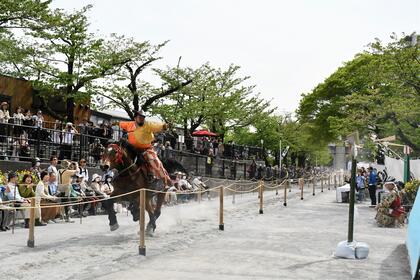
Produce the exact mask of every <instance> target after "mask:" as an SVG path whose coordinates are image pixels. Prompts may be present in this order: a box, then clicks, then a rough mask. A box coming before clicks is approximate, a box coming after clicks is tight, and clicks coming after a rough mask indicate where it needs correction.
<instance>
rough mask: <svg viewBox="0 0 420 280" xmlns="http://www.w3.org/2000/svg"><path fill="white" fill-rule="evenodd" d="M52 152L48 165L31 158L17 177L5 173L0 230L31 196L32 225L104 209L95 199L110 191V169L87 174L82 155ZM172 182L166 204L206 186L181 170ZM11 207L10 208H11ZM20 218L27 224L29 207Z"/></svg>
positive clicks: (187, 197) (0, 193) (0, 187)
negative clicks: (74, 157)
mask: <svg viewBox="0 0 420 280" xmlns="http://www.w3.org/2000/svg"><path fill="white" fill-rule="evenodd" d="M58 163H59V159H58V158H57V157H56V156H52V157H51V159H50V165H49V166H48V167H47V168H46V169H44V170H42V169H41V167H40V160H39V158H36V159H35V160H34V161H33V164H32V167H31V169H30V170H29V171H28V172H27V173H25V174H24V175H23V176H22V177H21V178H19V177H18V175H17V174H16V173H13V172H10V173H9V174H8V175H7V182H4V185H2V184H1V182H0V230H1V231H7V230H8V229H9V228H10V223H11V221H12V217H13V215H15V210H14V209H13V208H17V209H19V208H25V207H29V206H30V205H31V199H32V198H34V199H35V204H36V207H37V208H36V211H35V226H45V225H47V223H57V222H67V223H72V222H73V220H72V218H80V217H86V216H89V215H96V214H97V213H105V210H104V208H103V207H102V203H101V202H100V201H98V200H100V199H103V198H107V197H109V196H110V194H111V193H112V191H113V186H112V178H113V176H114V173H113V171H112V170H111V169H110V168H108V167H106V166H105V167H103V168H102V171H103V175H99V174H96V173H95V174H92V175H90V174H89V170H88V169H87V166H86V163H87V161H86V160H85V159H81V160H80V161H79V162H72V161H67V160H63V161H61V164H60V165H59V164H58ZM171 179H172V183H173V186H172V187H171V188H170V189H169V190H168V194H167V195H166V199H165V202H166V203H167V205H171V204H176V203H178V202H186V201H188V200H190V199H191V198H193V197H194V195H193V194H191V192H195V191H199V190H207V189H208V187H207V186H206V185H205V184H204V183H203V182H202V181H201V177H194V178H193V177H191V176H189V177H187V175H185V174H182V173H176V174H173V175H171ZM73 202H75V203H77V202H85V203H84V204H82V205H74V206H71V205H69V206H57V207H48V208H42V210H41V207H40V205H48V204H50V205H51V206H54V205H55V204H59V203H61V204H69V203H70V204H71V203H73ZM11 207H13V208H11ZM18 212H21V213H22V216H23V218H24V227H25V228H28V227H29V210H28V209H22V210H18Z"/></svg>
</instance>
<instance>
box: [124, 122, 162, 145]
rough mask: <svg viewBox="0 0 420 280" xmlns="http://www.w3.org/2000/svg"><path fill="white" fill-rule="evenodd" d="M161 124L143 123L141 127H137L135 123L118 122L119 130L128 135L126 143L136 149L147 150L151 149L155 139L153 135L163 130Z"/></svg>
mask: <svg viewBox="0 0 420 280" xmlns="http://www.w3.org/2000/svg"><path fill="white" fill-rule="evenodd" d="M163 126H164V124H163V123H154V122H147V121H146V122H144V124H143V125H142V126H137V124H136V122H134V121H129V122H120V128H121V129H123V130H124V131H126V132H127V133H128V142H129V143H130V144H131V145H133V146H134V147H136V148H137V149H147V148H150V147H152V141H153V140H154V139H155V136H154V134H153V133H156V132H159V131H161V130H162V129H163Z"/></svg>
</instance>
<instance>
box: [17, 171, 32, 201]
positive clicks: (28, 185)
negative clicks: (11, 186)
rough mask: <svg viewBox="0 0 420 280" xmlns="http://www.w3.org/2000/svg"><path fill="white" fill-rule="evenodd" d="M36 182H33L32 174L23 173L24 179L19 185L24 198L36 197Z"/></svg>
mask: <svg viewBox="0 0 420 280" xmlns="http://www.w3.org/2000/svg"><path fill="white" fill-rule="evenodd" d="M34 189H35V184H34V183H33V179H32V175H31V174H25V175H23V178H22V181H21V183H20V184H19V186H18V190H19V193H20V195H21V196H22V197H23V198H28V199H29V198H32V197H35V191H34Z"/></svg>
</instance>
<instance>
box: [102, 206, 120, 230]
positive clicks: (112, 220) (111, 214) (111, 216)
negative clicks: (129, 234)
mask: <svg viewBox="0 0 420 280" xmlns="http://www.w3.org/2000/svg"><path fill="white" fill-rule="evenodd" d="M114 202H115V199H113V198H111V199H108V200H104V201H103V202H102V205H103V206H104V208H105V210H106V212H107V213H108V220H109V229H110V230H111V231H114V230H117V229H118V228H119V227H120V226H119V225H118V221H117V215H116V212H115V210H114Z"/></svg>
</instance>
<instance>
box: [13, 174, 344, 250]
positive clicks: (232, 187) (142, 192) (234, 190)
mask: <svg viewBox="0 0 420 280" xmlns="http://www.w3.org/2000/svg"><path fill="white" fill-rule="evenodd" d="M332 178H333V181H332V180H331V179H332ZM226 181H230V180H224V182H226ZM324 181H325V182H326V183H327V185H328V190H330V187H331V184H332V182H334V187H335V188H336V187H337V184H341V183H342V182H344V175H343V174H339V175H338V178H337V174H336V173H333V174H326V173H323V174H320V175H316V176H313V177H311V178H308V179H304V178H299V179H298V180H293V179H288V178H286V179H283V180H282V181H281V182H278V181H277V182H272V183H265V182H264V181H262V180H261V181H255V182H249V181H248V182H240V181H234V182H230V183H229V184H220V185H217V186H215V187H213V188H210V189H205V190H197V191H175V192H168V191H160V190H148V189H138V190H134V191H131V192H127V193H124V194H120V195H115V196H112V197H99V196H96V197H97V198H99V199H97V200H94V201H92V200H90V201H82V200H83V198H78V201H76V202H71V203H49V204H38V205H37V203H36V199H37V198H35V197H31V198H27V199H28V200H30V201H31V204H30V206H25V207H8V208H7V210H30V222H29V236H28V242H27V246H28V247H30V248H33V247H35V231H34V226H35V209H44V208H52V207H69V206H80V205H84V204H89V203H92V202H102V201H106V200H110V199H120V198H123V197H126V196H130V195H134V194H137V193H138V195H139V210H140V219H139V227H140V232H139V234H140V239H139V254H140V255H143V256H145V255H146V246H145V231H146V228H145V209H146V207H145V203H146V195H147V192H150V193H155V194H162V193H164V194H166V193H175V194H197V197H198V200H199V202H201V197H202V194H203V193H209V192H214V193H218V194H219V230H221V231H223V230H224V228H225V227H224V226H225V224H224V196H225V190H226V191H229V192H230V193H231V194H232V203H233V204H234V203H235V195H236V194H241V195H242V194H246V193H253V192H256V191H258V199H259V214H263V213H264V191H265V190H268V191H273V190H276V193H275V196H277V195H278V194H279V192H278V190H279V189H281V188H283V189H284V193H283V206H285V207H286V206H287V200H288V192H287V190H288V189H289V192H291V190H292V185H293V184H295V183H297V186H298V191H299V192H298V193H297V194H298V195H299V197H300V200H303V199H304V186H305V184H307V186H308V187H309V185H310V184H312V196H315V194H316V193H315V191H316V186H317V185H320V187H321V192H324ZM317 183H319V184H317ZM253 185H256V186H254V187H253ZM244 187H248V189H246V190H244V189H243V188H244ZM238 188H240V189H239V190H238ZM96 197H95V198H96ZM86 198H91V197H86ZM289 199H290V198H289ZM7 202H8V203H13V202H16V201H7Z"/></svg>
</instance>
